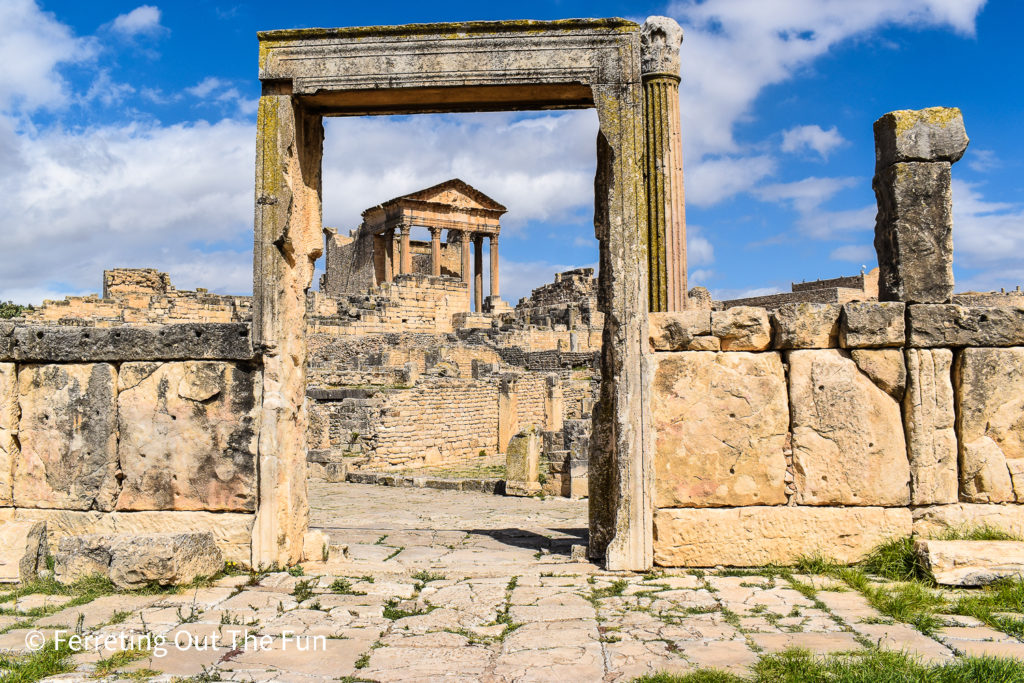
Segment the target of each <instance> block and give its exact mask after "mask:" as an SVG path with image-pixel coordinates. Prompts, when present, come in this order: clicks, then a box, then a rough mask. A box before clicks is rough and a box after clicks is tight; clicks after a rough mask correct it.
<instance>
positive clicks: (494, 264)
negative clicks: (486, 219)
mask: <svg viewBox="0 0 1024 683" xmlns="http://www.w3.org/2000/svg"><path fill="white" fill-rule="evenodd" d="M491 297H492V298H493V299H497V298H498V236H497V235H491Z"/></svg>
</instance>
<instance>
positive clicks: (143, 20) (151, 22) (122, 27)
mask: <svg viewBox="0 0 1024 683" xmlns="http://www.w3.org/2000/svg"><path fill="white" fill-rule="evenodd" d="M110 29H111V30H112V31H113V32H115V33H119V34H121V35H123V36H127V37H135V36H140V35H155V34H159V33H163V32H164V31H166V30H167V29H166V28H165V27H164V26H162V25H161V24H160V8H159V7H155V6H153V5H140V6H138V7H136V8H135V9H133V10H132V11H131V12H127V13H125V14H119V15H118V16H117V17H116V18H115V19H114V21H113V22H111V24H110Z"/></svg>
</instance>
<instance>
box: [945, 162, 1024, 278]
mask: <svg viewBox="0 0 1024 683" xmlns="http://www.w3.org/2000/svg"><path fill="white" fill-rule="evenodd" d="M978 187H979V185H978V184H973V183H966V182H964V181H961V180H954V181H953V245H954V252H953V253H954V257H955V263H957V264H958V265H961V266H966V267H968V268H992V269H994V270H1007V269H1012V268H1018V269H1019V268H1020V265H1019V264H1020V254H1022V253H1024V207H1022V206H1020V205H1019V204H1010V203H1005V202H989V201H985V199H984V198H983V197H982V195H981V193H980V192H979V191H978V189H977V188H978ZM1014 284H1015V283H1014Z"/></svg>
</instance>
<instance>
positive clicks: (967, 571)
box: [914, 540, 1024, 586]
mask: <svg viewBox="0 0 1024 683" xmlns="http://www.w3.org/2000/svg"><path fill="white" fill-rule="evenodd" d="M914 551H915V552H916V553H917V556H918V557H919V558H920V559H921V564H923V565H924V567H925V568H926V569H928V570H929V571H930V572H931V574H932V576H933V577H934V578H935V583H937V584H939V585H942V586H984V585H985V584H989V583H992V582H994V581H998V580H999V579H1004V578H1007V577H1019V576H1022V575H1024V543H1021V542H1019V541H931V540H920V541H916V542H915V543H914Z"/></svg>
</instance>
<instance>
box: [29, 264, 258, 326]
mask: <svg viewBox="0 0 1024 683" xmlns="http://www.w3.org/2000/svg"><path fill="white" fill-rule="evenodd" d="M251 319H252V297H249V296H226V295H222V294H211V293H210V292H208V291H206V290H205V289H196V290H195V291H190V290H179V289H175V288H174V287H172V286H171V280H170V278H169V277H168V275H167V273H161V272H159V271H156V270H154V269H152V268H114V269H112V270H107V271H104V272H103V297H102V298H101V297H99V296H98V295H96V294H90V295H88V296H69V297H67V298H65V299H63V300H62V301H50V300H47V301H44V302H43V304H42V306H39V307H38V308H36V309H35V310H33V311H26V313H25V321H26V322H30V323H39V324H61V325H94V326H98V327H112V326H115V325H124V324H130V323H140V324H166V323H187V322H209V323H231V322H244V321H248V320H251Z"/></svg>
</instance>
